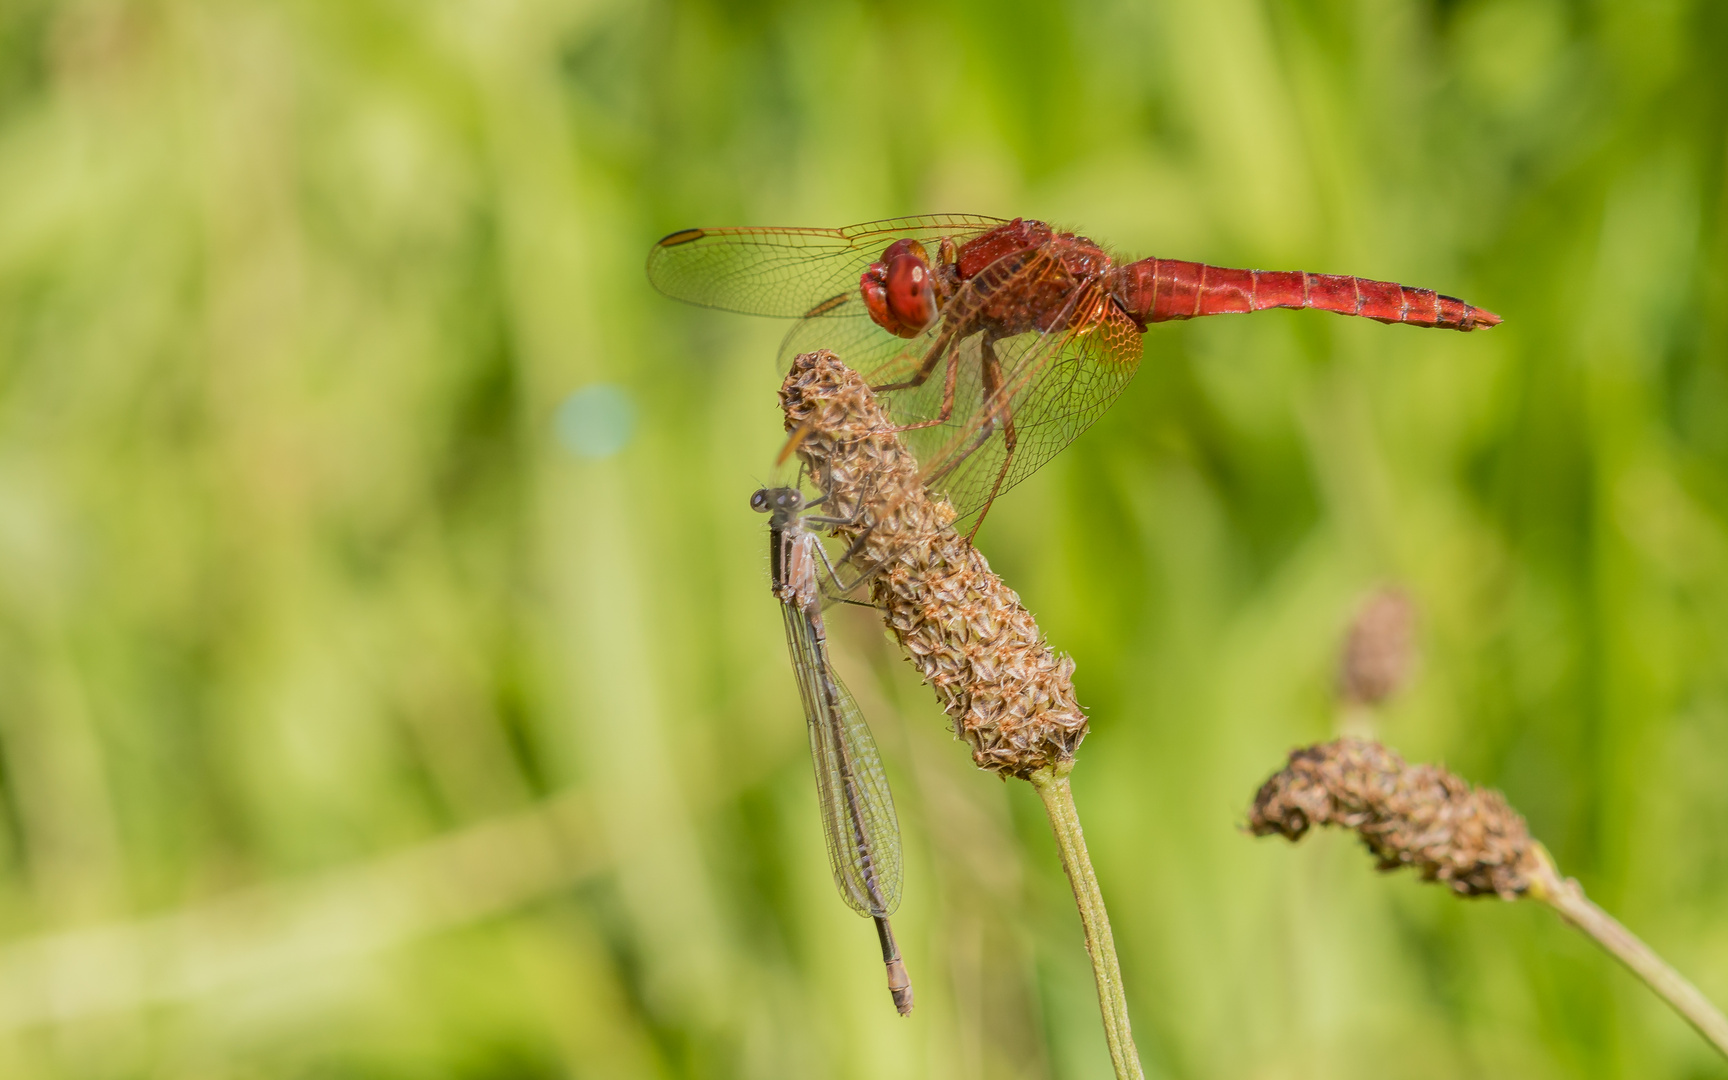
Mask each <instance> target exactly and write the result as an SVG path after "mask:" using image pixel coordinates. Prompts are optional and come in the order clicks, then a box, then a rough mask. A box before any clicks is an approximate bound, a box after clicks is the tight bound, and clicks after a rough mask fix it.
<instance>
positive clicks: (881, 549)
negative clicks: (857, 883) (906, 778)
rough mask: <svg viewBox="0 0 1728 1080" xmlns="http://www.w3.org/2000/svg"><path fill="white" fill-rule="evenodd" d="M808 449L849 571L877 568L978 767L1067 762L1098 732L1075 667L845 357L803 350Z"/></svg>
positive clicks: (888, 615)
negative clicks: (965, 526)
mask: <svg viewBox="0 0 1728 1080" xmlns="http://www.w3.org/2000/svg"><path fill="white" fill-rule="evenodd" d="M780 403H781V407H782V408H783V409H784V410H785V412H786V429H787V430H788V431H795V432H801V433H802V438H801V439H800V440H799V442H798V444H797V450H798V454H799V456H800V457H801V458H803V460H804V462H805V464H806V465H808V466H809V468H810V472H811V475H813V476H817V477H826V478H827V481H828V484H827V490H828V499H829V502H828V504H827V505H828V506H829V508H830V509H831V510H832V512H833V513H834V515H835V516H849V515H852V514H854V513H856V515H857V517H856V520H855V521H853V522H851V523H849V524H847V525H842V526H838V527H836V528H835V530H834V535H836V536H838V537H840V538H841V539H843V540H845V541H846V542H847V544H848V545H851V546H852V547H853V550H852V554H851V556H850V557H849V560H848V562H849V565H851V566H852V567H853V568H855V569H857V570H860V571H865V572H870V573H873V574H874V575H875V576H874V577H873V578H872V580H871V590H872V599H873V600H874V602H875V603H876V605H877V607H878V608H879V609H880V610H881V612H882V619H883V621H884V622H885V623H886V624H887V626H888V629H889V630H890V631H891V632H892V633H893V634H894V636H895V637H896V638H897V639H899V641H900V645H901V647H902V648H903V649H904V650H905V652H906V657H907V659H908V660H909V661H910V662H911V663H912V665H913V666H914V667H916V668H917V669H918V671H919V673H920V674H922V675H923V676H924V681H925V682H927V683H929V684H930V685H931V686H932V687H934V688H935V690H936V696H937V698H938V699H940V700H941V702H942V707H943V709H944V711H946V712H947V713H948V715H949V717H950V718H952V719H953V721H954V731H955V734H956V735H957V736H959V737H960V738H963V739H965V740H966V741H967V742H968V743H969V744H971V746H972V760H973V761H974V762H976V763H977V765H978V767H979V768H982V769H991V770H994V771H996V772H999V773H1002V774H1003V775H1006V776H1026V775H1028V774H1030V773H1032V772H1035V771H1036V770H1038V769H1040V768H1043V767H1044V766H1046V765H1060V764H1063V763H1066V762H1068V761H1069V760H1071V759H1072V757H1073V755H1074V750H1075V748H1076V747H1078V746H1079V745H1080V740H1081V739H1083V738H1085V736H1086V714H1085V713H1083V712H1081V711H1080V706H1079V704H1078V702H1076V701H1075V699H1074V683H1073V674H1074V661H1073V660H1071V659H1069V658H1068V657H1066V656H1059V655H1057V654H1056V653H1055V652H1054V651H1052V650H1051V648H1050V646H1049V645H1048V644H1046V643H1045V641H1044V637H1043V634H1042V633H1041V632H1040V631H1039V629H1038V624H1037V622H1036V621H1035V620H1034V619H1033V618H1032V615H1031V613H1030V612H1028V611H1027V610H1026V609H1025V608H1024V607H1023V606H1021V604H1020V598H1019V597H1018V596H1016V595H1015V594H1014V590H1012V589H1010V588H1009V587H1008V586H1007V585H1005V584H1004V583H1003V581H1002V579H1001V578H999V577H997V576H996V575H995V574H994V573H992V572H991V570H990V564H989V563H987V562H986V561H985V560H984V556H983V555H981V554H979V553H978V550H977V549H976V548H974V547H973V546H972V545H971V544H970V543H968V542H967V541H966V539H965V538H964V537H962V536H960V535H959V534H958V533H956V532H955V531H954V530H953V529H952V528H950V523H951V522H952V521H953V520H954V518H955V513H954V508H953V507H952V506H951V505H949V503H948V502H947V500H945V499H942V498H940V497H932V496H931V495H930V494H929V493H928V492H927V491H926V490H925V489H924V487H923V484H922V483H921V481H920V476H919V467H918V462H917V460H916V459H914V458H913V457H912V455H911V454H910V453H909V452H908V451H907V450H906V448H905V447H904V446H903V445H902V444H901V441H900V438H899V436H898V435H896V434H895V433H894V430H893V421H892V420H890V419H889V417H888V414H887V413H886V412H885V411H884V410H883V409H882V406H881V405H880V404H879V403H878V402H877V401H876V398H875V395H873V394H871V392H870V388H869V387H868V386H867V385H866V384H865V382H864V380H863V379H862V378H860V377H859V376H858V375H857V373H855V372H853V371H852V370H851V369H850V368H848V367H846V366H845V365H844V364H842V363H841V362H840V361H839V359H837V358H836V357H835V356H834V354H833V353H829V352H814V353H805V354H804V355H802V356H799V357H797V358H796V359H795V360H794V361H793V362H792V371H791V373H790V374H788V375H787V376H786V381H785V383H784V384H783V385H782V386H781V388H780Z"/></svg>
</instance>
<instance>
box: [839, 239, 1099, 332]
mask: <svg viewBox="0 0 1728 1080" xmlns="http://www.w3.org/2000/svg"><path fill="white" fill-rule="evenodd" d="M992 268H995V269H994V270H992ZM1113 269H1114V263H1113V262H1112V260H1111V258H1110V256H1109V255H1108V254H1107V253H1105V251H1104V250H1103V249H1102V248H1100V247H1099V246H1098V245H1097V244H1094V243H1093V242H1092V241H1091V240H1088V239H1087V238H1086V237H1084V236H1078V235H1076V234H1074V233H1069V232H1058V231H1057V230H1055V229H1052V228H1051V227H1050V226H1049V225H1046V224H1045V223H1044V222H1042V221H1033V220H1031V219H1029V218H1015V219H1014V220H1013V221H1011V222H1008V223H1007V224H1005V225H1000V226H998V227H996V228H994V229H990V230H988V231H986V232H984V233H982V234H980V235H978V236H975V237H973V238H972V239H970V240H967V241H966V242H965V243H963V244H955V243H954V242H953V241H952V240H950V239H947V238H944V239H943V241H942V242H941V244H940V245H939V250H938V257H937V258H936V259H935V260H934V261H932V260H931V258H930V256H929V253H928V252H927V251H926V249H925V248H924V246H923V245H922V244H920V243H918V242H917V241H915V240H909V239H902V240H896V241H895V242H894V243H892V244H890V245H889V246H888V248H887V249H886V250H885V251H883V253H882V257H881V258H880V259H878V260H877V261H876V262H873V263H871V264H870V267H869V268H868V269H867V270H865V272H864V274H863V275H862V277H861V278H860V279H859V286H860V290H861V292H862V294H863V297H864V304H865V307H866V308H867V309H868V311H869V312H870V317H871V319H872V320H874V321H875V323H876V324H877V325H878V326H880V327H882V328H883V329H885V330H887V331H889V332H890V333H892V334H896V335H898V336H900V337H906V338H911V337H916V336H918V334H920V333H922V332H923V331H924V330H925V329H926V328H927V327H929V326H930V324H931V323H933V322H935V321H936V318H937V317H938V316H939V315H941V314H943V313H944V312H946V311H947V310H948V304H949V301H950V300H951V299H953V298H954V296H955V295H956V294H957V293H959V292H960V290H961V289H962V287H964V286H965V285H966V284H967V283H968V282H971V281H973V279H975V278H978V277H979V275H981V274H986V272H993V273H996V274H1002V275H1012V281H1011V283H1009V282H1004V283H1002V285H1001V286H1000V287H996V286H994V285H992V286H988V287H987V292H988V299H987V300H986V301H985V303H983V304H982V306H979V307H977V308H975V309H973V310H969V311H967V313H966V315H965V319H966V321H967V322H968V323H970V324H971V325H972V326H973V327H975V328H977V329H986V330H989V331H990V332H991V334H992V336H994V337H1009V336H1012V335H1014V334H1021V333H1026V332H1029V331H1047V330H1051V329H1060V328H1062V326H1063V325H1065V324H1066V322H1067V320H1068V319H1069V318H1070V317H1072V315H1073V314H1074V312H1075V311H1076V310H1077V309H1078V308H1077V304H1076V303H1075V302H1074V301H1075V300H1076V299H1078V298H1081V297H1083V295H1084V294H1085V292H1086V291H1087V288H1088V286H1090V285H1091V284H1092V283H1094V282H1097V281H1099V280H1101V279H1103V278H1105V277H1107V276H1108V275H1110V274H1112V273H1113Z"/></svg>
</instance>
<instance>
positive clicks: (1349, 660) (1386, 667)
mask: <svg viewBox="0 0 1728 1080" xmlns="http://www.w3.org/2000/svg"><path fill="white" fill-rule="evenodd" d="M1415 637H1416V606H1415V605H1414V604H1412V603H1411V602H1410V598H1409V597H1408V596H1406V595H1404V593H1403V592H1401V591H1399V590H1398V589H1390V588H1388V589H1381V590H1379V591H1378V592H1376V593H1374V595H1372V596H1370V597H1369V598H1368V599H1367V601H1366V602H1364V603H1363V605H1362V607H1361V609H1360V610H1358V611H1357V612H1356V618H1355V619H1354V620H1353V621H1352V622H1351V623H1350V631H1349V633H1348V634H1346V635H1345V637H1344V652H1343V655H1342V656H1340V657H1339V663H1338V697H1339V698H1340V699H1341V700H1342V701H1343V702H1344V704H1346V705H1378V704H1380V703H1381V702H1382V701H1385V700H1386V699H1387V698H1389V697H1391V696H1392V695H1393V694H1395V693H1397V692H1398V691H1399V690H1400V689H1402V688H1403V686H1404V683H1405V681H1406V680H1407V679H1408V678H1409V677H1410V670H1411V669H1412V668H1413V667H1415V663H1416V644H1415Z"/></svg>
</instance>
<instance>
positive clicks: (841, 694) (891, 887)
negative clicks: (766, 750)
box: [781, 538, 901, 916]
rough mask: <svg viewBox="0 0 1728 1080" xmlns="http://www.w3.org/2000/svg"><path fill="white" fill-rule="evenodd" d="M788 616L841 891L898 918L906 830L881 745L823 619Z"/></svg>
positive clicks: (791, 610)
mask: <svg viewBox="0 0 1728 1080" xmlns="http://www.w3.org/2000/svg"><path fill="white" fill-rule="evenodd" d="M812 542H814V538H812ZM781 611H782V613H783V614H784V616H785V620H786V644H787V647H788V648H789V649H790V650H791V653H792V669H793V671H794V672H795V673H796V674H797V677H798V693H799V695H800V696H801V697H802V698H803V699H804V718H805V719H806V720H807V721H808V722H809V726H810V757H811V759H812V761H813V762H814V764H815V766H816V795H817V798H818V800H819V801H820V802H821V804H822V827H823V832H824V834H825V835H826V836H827V839H828V865H829V867H830V868H831V869H832V870H833V871H834V884H835V886H837V887H838V888H839V890H840V895H841V897H842V898H843V899H845V901H846V903H847V904H849V905H851V907H852V908H853V910H855V911H857V912H858V913H859V914H861V915H877V916H883V915H891V914H893V913H894V910H895V909H896V908H898V907H899V906H900V884H901V863H900V823H899V821H898V819H896V818H895V816H894V797H893V795H892V794H890V793H889V791H888V776H887V774H886V773H885V772H883V770H882V757H881V755H880V754H879V753H877V751H876V740H875V739H873V738H871V736H870V728H869V726H868V725H866V724H865V722H864V714H863V712H862V711H861V710H860V709H859V708H858V703H857V702H856V701H855V700H853V698H852V694H851V692H850V691H848V690H847V689H846V687H845V685H844V684H842V683H841V681H840V678H839V676H837V675H836V674H835V673H834V669H833V667H832V666H831V665H830V664H829V662H828V649H827V645H826V643H825V642H824V641H823V640H822V637H821V635H820V630H819V627H820V624H819V623H818V622H817V621H816V620H817V619H819V618H820V615H818V614H815V613H811V612H806V611H803V610H801V609H799V608H798V607H797V606H796V605H795V604H790V603H785V604H782V605H781Z"/></svg>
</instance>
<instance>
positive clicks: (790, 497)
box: [750, 487, 804, 514]
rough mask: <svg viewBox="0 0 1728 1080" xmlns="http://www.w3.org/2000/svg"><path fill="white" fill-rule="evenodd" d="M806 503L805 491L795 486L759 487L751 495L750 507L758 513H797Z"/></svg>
mask: <svg viewBox="0 0 1728 1080" xmlns="http://www.w3.org/2000/svg"><path fill="white" fill-rule="evenodd" d="M803 505H804V493H803V492H801V491H799V490H798V489H797V488H794V487H777V488H757V489H756V493H755V494H754V495H752V496H750V509H752V510H754V511H756V512H757V513H758V514H795V513H797V512H798V510H799V508H800V507H802V506H803Z"/></svg>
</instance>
